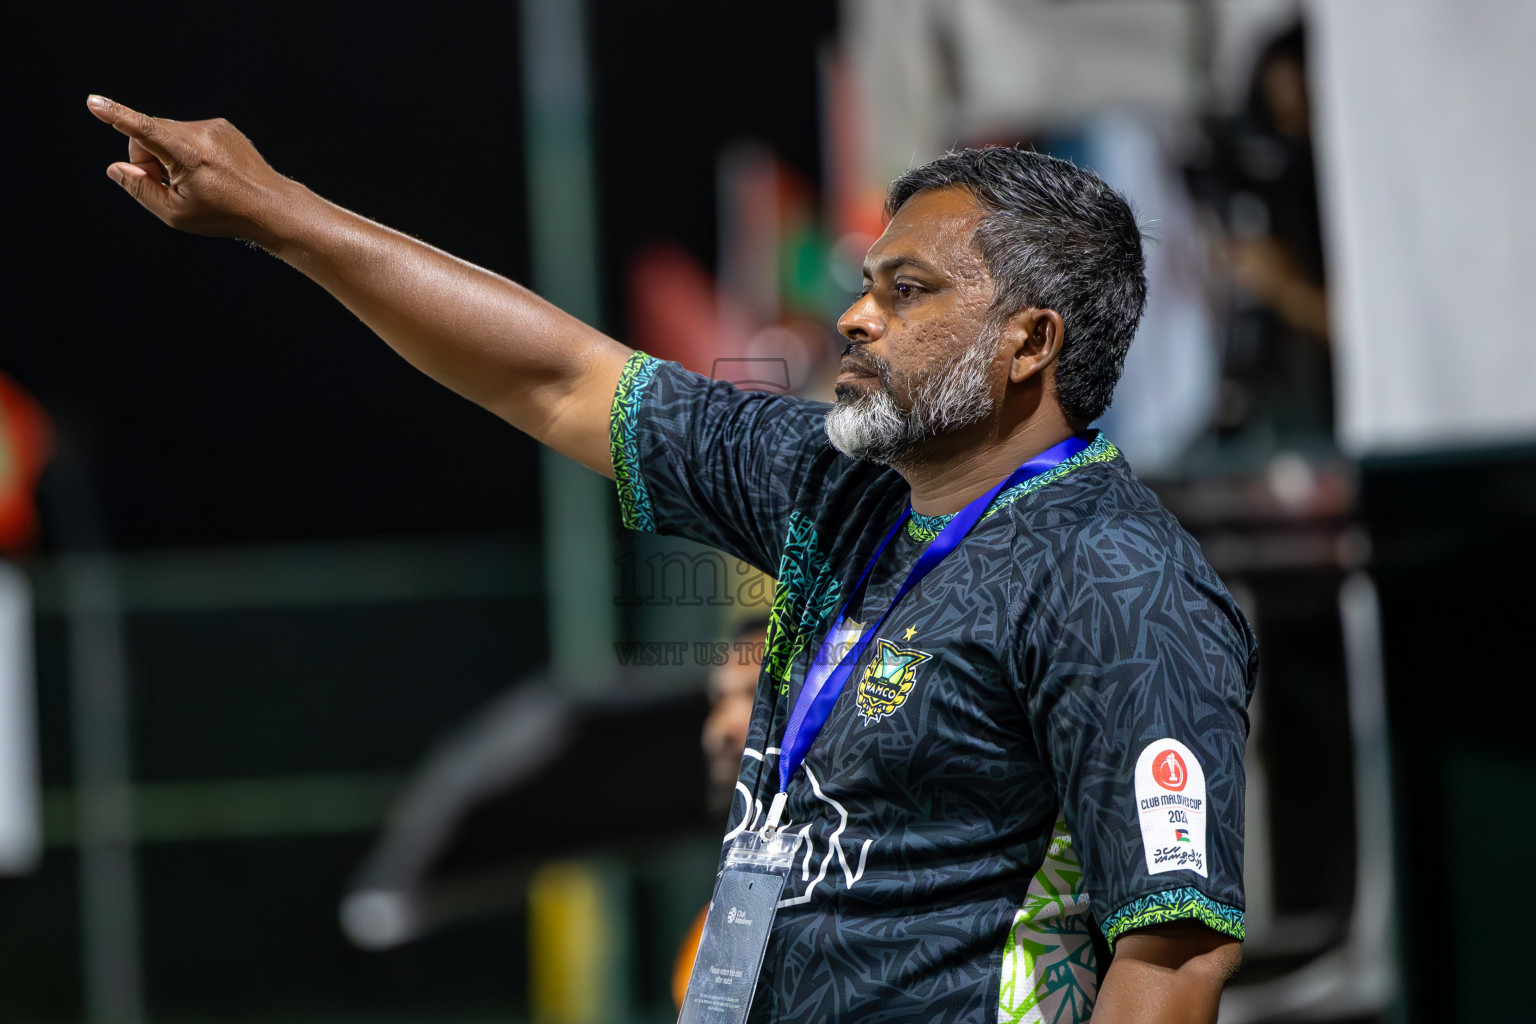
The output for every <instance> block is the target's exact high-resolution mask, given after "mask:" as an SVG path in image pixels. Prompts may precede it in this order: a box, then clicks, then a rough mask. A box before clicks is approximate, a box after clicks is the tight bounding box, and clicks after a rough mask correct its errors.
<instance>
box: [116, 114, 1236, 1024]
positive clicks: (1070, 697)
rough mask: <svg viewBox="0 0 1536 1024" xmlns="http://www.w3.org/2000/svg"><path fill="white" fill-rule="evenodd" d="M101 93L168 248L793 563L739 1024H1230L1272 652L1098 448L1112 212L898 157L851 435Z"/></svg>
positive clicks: (1133, 256)
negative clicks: (770, 870)
mask: <svg viewBox="0 0 1536 1024" xmlns="http://www.w3.org/2000/svg"><path fill="white" fill-rule="evenodd" d="M89 102H90V109H91V110H92V112H93V113H94V114H95V115H96V116H97V117H98V118H100V119H101V120H103V121H105V122H107V123H109V124H111V125H113V126H114V127H116V128H117V129H118V130H119V131H121V132H123V133H124V134H125V135H127V136H128V138H129V153H128V160H127V161H124V162H119V163H114V164H112V165H111V167H110V168H109V169H108V173H109V175H110V176H111V177H112V179H113V180H114V181H116V182H118V183H119V184H120V185H121V186H122V187H123V188H124V189H125V190H126V191H128V192H129V193H130V194H131V195H132V196H133V197H134V198H135V199H136V200H138V201H139V202H140V203H141V204H143V205H144V206H145V207H146V208H147V209H149V210H150V211H151V212H153V213H155V214H156V215H157V216H158V217H160V218H161V219H162V220H164V221H165V222H166V223H168V224H170V225H172V226H174V227H178V228H180V229H183V230H188V231H193V232H197V233H202V234H209V235H234V236H238V237H242V238H246V239H248V240H250V241H253V242H255V243H256V244H257V245H259V246H261V247H262V248H265V249H267V250H268V251H269V252H272V253H273V254H275V255H277V256H278V257H279V258H281V259H283V260H285V261H286V262H288V263H290V264H291V265H293V266H294V267H296V268H297V269H299V270H300V271H302V272H303V273H305V274H306V275H308V276H309V277H310V278H311V279H313V280H315V281H316V282H317V283H319V284H321V285H322V286H323V287H325V288H326V289H327V290H328V291H330V292H331V294H333V295H334V296H335V297H337V298H338V299H339V300H341V301H342V302H343V303H345V304H346V305H347V306H348V308H349V309H351V310H352V311H353V312H355V313H356V314H357V315H358V316H360V317H361V318H362V319H363V320H364V322H366V323H367V324H368V325H369V326H370V327H371V328H372V329H373V330H375V331H376V332H377V333H378V334H379V335H380V336H381V337H382V338H383V339H384V340H385V341H387V342H388V343H389V344H390V345H391V346H393V347H394V348H395V349H396V350H397V351H399V352H400V353H401V354H402V355H403V356H404V357H405V358H406V359H408V360H409V361H411V362H412V363H413V365H415V366H417V367H418V368H420V369H421V370H423V371H424V372H426V373H428V374H429V375H431V376H432V377H434V378H435V379H437V380H438V381H440V382H442V383H444V384H445V385H447V386H449V387H451V388H453V389H455V390H456V391H458V392H459V393H460V394H462V395H464V396H465V397H467V398H470V399H471V400H473V401H476V402H478V403H480V404H481V405H483V406H485V407H486V408H488V409H490V410H491V411H492V412H495V413H496V414H498V415H500V416H501V417H503V418H504V419H506V420H508V421H509V422H510V423H512V424H513V425H515V426H517V427H519V428H520V429H522V430H524V431H526V432H528V433H529V434H531V435H532V436H533V437H535V438H536V439H538V440H539V441H541V442H543V443H545V444H548V445H550V446H552V447H553V448H555V449H556V450H558V451H560V452H562V453H564V454H566V455H568V456H570V457H572V458H574V459H577V460H578V461H580V462H582V463H583V464H585V465H586V466H588V467H589V468H591V469H593V470H595V471H597V472H600V473H604V474H606V475H610V476H612V477H614V478H615V479H616V481H617V483H618V487H619V492H620V501H621V506H622V507H623V511H624V514H625V521H626V525H629V526H631V527H634V528H637V529H643V530H649V531H656V532H675V533H678V534H681V535H684V536H689V537H691V538H692V539H694V540H698V541H701V542H703V543H705V544H709V545H711V546H713V547H717V548H721V549H724V550H726V551H728V552H730V553H731V554H734V555H736V556H737V557H739V558H742V559H743V560H745V561H747V562H749V563H750V564H752V565H754V566H756V567H758V568H760V569H763V570H765V571H773V570H775V569H776V570H777V572H776V573H775V575H776V576H777V579H778V582H779V590H778V592H777V593H776V595H775V600H774V606H773V613H772V617H771V622H770V627H769V631H768V641H767V650H766V652H765V659H764V670H763V672H762V673H761V674H760V677H759V680H758V685H757V691H756V696H755V706H754V711H753V715H752V720H751V725H750V728H749V733H748V739H747V748H746V755H747V756H744V757H743V758H742V760H741V772H740V775H739V778H738V785H739V786H740V787H742V788H743V789H745V790H746V792H747V793H749V794H751V795H752V800H750V801H746V802H744V804H745V805H744V807H743V816H742V817H741V818H740V820H738V821H737V822H736V823H735V825H734V827H733V829H732V832H731V833H730V834H729V835H728V838H732V837H734V836H736V835H738V834H740V833H741V832H742V831H743V830H745V829H748V828H751V829H753V830H756V829H758V828H759V826H761V828H762V829H764V830H772V829H782V830H784V831H785V832H793V834H795V835H796V836H797V837H798V838H799V839H800V840H803V841H804V842H805V844H806V852H805V855H804V862H803V868H800V867H799V866H797V869H796V870H792V871H790V873H789V876H788V879H787V883H786V888H785V892H786V894H787V895H786V896H785V898H784V899H783V900H782V901H781V903H780V909H779V911H778V916H777V918H776V919H775V921H774V925H773V928H772V931H771V932H770V933H769V934H768V935H767V951H766V957H765V959H764V960H763V963H762V971H761V984H757V982H756V979H752V985H753V987H754V988H755V990H756V993H757V995H756V999H755V1001H754V1002H753V1003H752V1019H754V1020H769V1021H772V1020H791V1019H794V1020H805V1019H831V1018H836V1019H868V1018H869V1017H871V1016H872V1015H876V1014H878V1015H879V1016H880V1018H881V1019H883V1020H887V1021H902V1020H911V1021H918V1020H921V1021H925V1022H931V1021H954V1022H959V1021H970V1020H978V1019H982V1018H983V1017H985V1018H987V1019H991V1018H992V1017H993V1016H994V1015H995V1016H997V1017H999V1018H1001V1019H1013V1020H1026V1019H1041V1018H1042V1017H1043V1018H1048V1019H1052V1020H1055V1021H1067V1020H1071V1021H1084V1020H1087V1019H1088V1016H1089V1014H1092V1016H1093V1019H1094V1020H1095V1021H1097V1022H1098V1024H1115V1022H1129V1021H1138V1022H1156V1021H1186V1020H1204V1021H1214V1020H1215V1016H1216V1007H1217V1001H1218V998H1219V994H1220V991H1221V987H1222V985H1223V983H1224V982H1225V980H1226V978H1227V977H1228V976H1229V975H1230V973H1231V972H1232V970H1234V969H1235V967H1236V965H1237V963H1238V960H1239V942H1240V940H1241V937H1242V934H1243V914H1242V905H1243V897H1242V880H1241V874H1242V833H1243V821H1242V791H1243V772H1242V756H1243V744H1244V740H1245V737H1246V731H1247V720H1246V705H1247V701H1248V698H1249V697H1250V695H1251V693H1252V687H1253V679H1254V674H1255V669H1256V654H1255V647H1254V641H1253V634H1252V631H1251V629H1250V628H1249V627H1248V624H1247V622H1246V621H1245V619H1244V618H1243V615H1242V613H1241V612H1240V611H1239V610H1238V608H1237V607H1236V605H1235V603H1234V602H1233V601H1232V599H1231V596H1230V595H1229V594H1228V593H1227V592H1226V590H1225V588H1224V587H1223V586H1222V584H1221V583H1220V581H1219V580H1218V579H1217V578H1216V576H1215V574H1214V573H1213V572H1212V571H1211V569H1210V568H1209V566H1208V565H1207V564H1206V563H1205V561H1204V560H1203V558H1202V557H1201V555H1200V554H1199V550H1198V546H1197V545H1195V543H1194V542H1193V541H1192V540H1191V539H1190V538H1189V537H1188V535H1187V534H1186V533H1184V532H1183V530H1182V529H1181V528H1180V527H1179V526H1178V525H1177V523H1176V522H1175V521H1174V520H1173V519H1172V517H1171V516H1170V515H1169V514H1168V513H1167V512H1166V511H1165V510H1164V509H1162V507H1161V506H1160V505H1159V504H1158V503H1157V501H1156V499H1155V498H1154V497H1153V496H1152V495H1151V493H1150V492H1149V491H1148V490H1147V489H1146V488H1145V487H1143V486H1142V485H1141V484H1140V482H1139V481H1137V480H1136V479H1135V477H1134V475H1133V474H1132V473H1131V472H1130V470H1129V468H1128V467H1127V466H1126V464H1125V461H1124V459H1123V458H1121V457H1120V455H1119V453H1118V450H1117V449H1116V448H1115V447H1114V446H1113V445H1112V444H1111V443H1110V442H1109V441H1108V439H1107V438H1105V437H1103V436H1102V435H1101V434H1097V433H1096V432H1093V431H1090V430H1088V424H1089V423H1091V422H1092V421H1093V420H1094V419H1096V418H1097V417H1098V416H1099V415H1101V414H1102V413H1103V411H1104V409H1105V408H1106V407H1107V405H1108V403H1109V400H1110V397H1111V395H1112V392H1113V389H1114V384H1115V381H1116V379H1117V377H1118V375H1119V372H1120V369H1121V366H1122V363H1123V360H1124V355H1125V350H1126V347H1127V346H1128V344H1129V341H1130V338H1131V337H1132V336H1133V334H1134V332H1135V328H1136V324H1137V321H1138V319H1139V318H1140V315H1141V310H1142V307H1143V305H1144V303H1145V293H1146V283H1145V277H1144V269H1143V268H1144V261H1143V257H1142V252H1141V244H1140V234H1139V231H1138V230H1137V228H1136V225H1135V220H1134V217H1133V216H1132V214H1131V211H1130V209H1129V207H1128V206H1127V205H1126V203H1125V201H1124V200H1123V199H1122V198H1121V197H1120V196H1119V195H1118V194H1116V193H1115V192H1114V191H1113V190H1111V189H1109V188H1108V187H1107V186H1105V185H1104V184H1103V183H1102V182H1101V181H1100V180H1099V179H1098V178H1097V177H1095V176H1094V175H1092V174H1090V173H1088V172H1085V171H1081V170H1079V169H1077V168H1075V167H1073V166H1072V165H1071V164H1069V163H1066V162H1064V161H1059V160H1054V159H1052V158H1049V157H1042V156H1039V155H1037V154H1033V153H1027V152H1020V151H1017V150H1008V149H992V150H983V151H961V152H958V153H953V154H950V155H948V156H946V157H943V158H941V159H940V160H937V161H935V162H934V163H932V164H928V165H925V166H923V167H920V168H914V169H912V170H911V171H908V172H907V173H906V174H904V175H903V176H902V177H901V178H900V179H898V181H897V182H896V183H895V184H894V185H893V186H892V190H891V193H890V196H889V200H888V205H887V211H888V213H889V216H890V220H889V224H888V226H887V228H886V230H885V232H884V234H882V235H881V237H880V238H879V239H878V240H877V241H876V242H875V244H874V246H873V247H872V248H871V249H870V252H869V254H868V256H867V257H866V261H865V267H864V274H865V282H864V290H863V292H862V293H861V295H860V296H859V298H858V299H857V300H856V301H855V302H854V304H853V305H852V306H851V307H850V308H849V309H848V311H847V312H846V313H844V315H843V317H842V318H841V320H840V321H839V329H840V331H841V333H842V335H843V336H844V338H846V339H847V341H848V345H847V349H846V351H845V354H844V357H843V373H842V374H841V375H840V376H839V378H838V386H837V398H838V401H837V403H836V404H835V405H833V406H832V407H831V408H830V409H829V408H828V407H827V406H824V405H820V404H817V403H810V402H804V401H801V400H798V399H793V398H789V397H783V396H777V395H770V394H764V393H745V392H741V391H739V390H737V389H736V388H734V387H732V386H730V385H729V384H725V383H722V382H716V381H710V380H708V379H707V378H703V377H701V376H699V375H697V374H690V373H688V372H686V371H684V370H682V369H681V368H680V367H677V366H676V365H673V364H665V363H661V362H659V361H657V360H654V359H651V358H650V357H648V356H646V355H644V354H643V353H638V352H634V351H632V350H630V349H629V348H627V347H626V346H624V345H622V344H620V343H618V342H616V341H614V340H613V339H611V338H608V337H606V336H604V335H602V334H601V333H599V332H598V331H596V330H595V329H593V328H590V327H588V326H587V325H585V324H583V323H581V322H579V321H577V320H575V319H574V318H572V317H570V316H568V315H566V314H565V313H563V312H561V311H560V310H558V309H556V308H554V307H553V306H551V305H549V304H548V303H545V302H543V301H542V300H541V299H539V298H538V297H537V296H535V295H534V294H532V293H531V292H529V291H527V290H526V289H523V288H521V287H520V286H518V285H516V284H514V283H512V282H510V281H507V280H505V279H503V278H500V277H498V276H496V275H494V274H491V273H489V272H488V271H485V270H482V269H480V268H478V267H474V266H472V265H469V264H467V263H464V262H462V261H460V260H457V259H454V258H453V257H451V256H448V255H447V254H445V253H442V252H439V251H437V250H434V249H431V248H430V247H428V246H426V245H424V244H422V243H420V242H418V241H416V240H414V239H412V238H409V237H407V236H404V235H401V234H399V233H396V232H392V231H390V230H388V229H387V228H384V227H382V226H380V225H377V224H374V223H372V222H369V221H367V220H365V219H364V218H362V217H359V216H357V215H355V214H352V213H349V212H347V211H345V210H343V209H341V208H340V207H337V206H335V205H333V204H330V203H327V202H326V201H324V200H322V199H320V198H319V197H317V196H315V195H314V194H313V193H311V192H309V191H308V190H307V189H305V188H304V187H303V186H301V185H299V184H298V183H296V182H293V181H290V180H288V179H286V178H283V177H282V176H281V175H279V174H277V173H276V172H275V171H273V170H272V169H271V168H270V167H269V166H268V165H267V164H266V163H265V161H264V160H262V159H261V157H260V156H259V154H257V153H256V151H255V149H254V148H253V147H252V146H251V145H250V143H249V142H248V141H247V140H246V139H245V138H244V136H242V135H241V134H240V133H239V132H238V131H236V130H235V129H234V128H233V127H232V126H230V125H229V124H228V123H227V122H224V121H222V120H216V121H204V122H195V123H180V122H174V121H168V120H159V119H155V118H151V117H147V116H145V115H142V114H139V113H137V112H135V111H133V110H130V109H128V108H125V107H122V106H120V105H118V104H114V103H112V102H111V101H109V100H106V99H104V98H101V97H92V98H91V99H90V101H89ZM174 303H175V296H174V294H173V293H171V292H169V291H168V292H167V293H166V294H165V295H162V296H157V297H156V304H157V306H159V307H160V308H162V309H170V308H172V307H174ZM963 541H969V542H968V543H963ZM887 549H888V553H887ZM951 553H953V557H950V556H951ZM861 573H862V575H861ZM919 581H921V584H922V585H921V586H918V585H917V584H918V582H919ZM882 609H883V610H882ZM887 621H888V622H889V624H888V625H887V624H886V623H887ZM829 625H830V626H831V628H830V630H829V628H828V627H829ZM850 649H851V651H852V652H853V653H845V652H848V651H849V650H850ZM866 654H867V655H868V659H867V661H866V660H865V658H864V655H866ZM860 664H862V665H863V666H864V667H863V671H862V674H860V675H858V679H857V682H856V684H855V685H853V686H849V687H844V686H843V682H844V681H850V680H852V679H853V678H854V675H855V673H854V669H855V668H857V667H858V666H859V665H860ZM807 694H810V695H812V696H810V697H807ZM815 695H819V697H818V696H815ZM806 706H810V707H811V708H812V713H811V714H810V715H806V714H805V713H804V709H805V707H806ZM792 709H793V713H794V718H793V721H794V722H795V723H797V724H796V725H795V727H794V729H793V730H791V729H789V728H787V727H786V725H785V722H786V719H787V718H789V717H790V716H791V713H792ZM811 721H814V722H815V723H816V724H814V725H809V726H806V723H807V722H811ZM801 726H806V727H805V728H802V727H801ZM822 726H825V728H822ZM781 736H782V737H783V739H780V737H781ZM638 740H639V738H637V748H638V747H639V746H640V744H639V742H638ZM781 748H782V749H781ZM643 781H644V780H643V776H637V778H636V779H635V786H634V789H633V792H634V794H635V797H636V798H637V799H643V793H644V786H643ZM764 804H766V805H768V806H769V807H770V810H769V812H768V814H767V815H766V820H763V816H762V815H760V814H759V812H758V810H757V808H759V807H760V806H763V805H764ZM1101 946H1104V947H1107V948H1105V949H1104V952H1105V953H1106V954H1107V953H1112V954H1113V959H1112V960H1108V965H1107V967H1104V966H1102V965H1103V964H1104V962H1105V959H1106V958H1105V957H1102V956H1100V955H1098V952H1097V951H1098V950H1099V948H1100V947H1101ZM1101 974H1102V981H1101Z"/></svg>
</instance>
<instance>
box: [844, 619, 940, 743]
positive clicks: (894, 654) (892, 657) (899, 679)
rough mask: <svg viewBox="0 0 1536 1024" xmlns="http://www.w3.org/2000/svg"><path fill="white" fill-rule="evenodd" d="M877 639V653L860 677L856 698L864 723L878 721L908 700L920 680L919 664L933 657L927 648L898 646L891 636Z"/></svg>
mask: <svg viewBox="0 0 1536 1024" xmlns="http://www.w3.org/2000/svg"><path fill="white" fill-rule="evenodd" d="M875 643H876V648H875V656H874V657H873V658H871V659H870V662H869V666H868V667H867V668H865V669H864V675H863V677H862V678H861V679H860V680H859V689H858V693H857V700H856V706H857V707H858V709H859V714H860V715H862V716H863V717H864V721H865V724H869V723H872V722H878V721H880V719H882V718H884V717H886V716H887V715H889V714H892V713H893V712H894V711H895V710H896V709H897V708H899V707H901V706H902V705H903V704H905V703H906V701H907V694H909V693H911V692H912V685H913V684H914V683H916V682H917V666H919V665H921V664H922V663H923V662H925V661H927V660H928V659H929V658H932V657H933V655H931V654H929V653H927V652H926V651H917V650H912V649H911V648H908V647H897V646H896V645H895V644H893V643H891V642H890V641H889V640H877V641H876V642H875Z"/></svg>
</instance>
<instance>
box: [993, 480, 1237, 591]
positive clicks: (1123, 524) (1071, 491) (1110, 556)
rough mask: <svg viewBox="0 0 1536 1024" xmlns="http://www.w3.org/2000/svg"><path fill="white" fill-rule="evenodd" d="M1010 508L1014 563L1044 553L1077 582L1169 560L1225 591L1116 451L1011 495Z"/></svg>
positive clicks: (1151, 568)
mask: <svg viewBox="0 0 1536 1024" xmlns="http://www.w3.org/2000/svg"><path fill="white" fill-rule="evenodd" d="M1009 514H1010V517H1011V519H1012V520H1013V523H1014V526H1015V533H1014V546H1015V551H1016V553H1017V556H1018V558H1017V559H1016V562H1017V564H1019V565H1021V566H1026V567H1027V566H1028V564H1029V563H1034V564H1035V565H1036V566H1038V564H1039V561H1040V559H1041V557H1042V556H1044V557H1045V558H1047V559H1048V560H1050V561H1053V562H1055V563H1056V564H1057V566H1058V571H1059V572H1060V574H1061V576H1062V577H1064V578H1066V579H1068V580H1070V581H1074V582H1075V583H1076V584H1091V583H1094V582H1099V581H1106V580H1108V581H1112V580H1115V579H1125V578H1127V577H1130V576H1136V575H1141V574H1144V573H1147V572H1161V571H1165V570H1168V569H1170V568H1173V569H1178V570H1182V571H1183V572H1185V573H1188V574H1189V575H1191V576H1194V577H1197V578H1199V579H1200V580H1201V581H1203V582H1204V583H1205V584H1207V585H1209V586H1211V587H1212V588H1214V589H1215V591H1217V592H1220V593H1223V594H1224V593H1225V587H1224V585H1223V584H1222V582H1221V579H1220V577H1218V576H1217V575H1216V571H1215V570H1214V569H1212V568H1211V566H1210V563H1209V562H1207V561H1206V558H1205V555H1204V553H1203V552H1202V551H1201V549H1200V544H1199V542H1198V541H1196V540H1195V539H1194V537H1192V536H1191V535H1190V534H1189V532H1188V531H1187V530H1185V529H1184V527H1183V526H1182V525H1181V524H1180V523H1179V521H1178V519H1177V518H1175V516H1174V515H1173V513H1172V512H1170V511H1169V510H1168V509H1167V508H1166V507H1164V505H1163V503H1162V501H1160V500H1159V499H1158V497H1157V495H1156V493H1154V492H1153V490H1152V489H1151V488H1150V487H1148V486H1147V485H1146V484H1145V483H1143V482H1142V480H1141V479H1140V478H1139V477H1138V476H1137V475H1136V473H1135V472H1134V471H1133V470H1132V469H1131V467H1130V465H1129V464H1128V463H1127V462H1126V461H1125V457H1124V456H1123V455H1121V454H1120V453H1119V452H1118V451H1113V452H1111V453H1110V454H1109V455H1108V456H1107V457H1104V458H1101V459H1098V460H1095V461H1092V462H1089V463H1087V464H1085V465H1082V466H1080V467H1078V468H1076V469H1075V470H1073V471H1072V472H1071V473H1068V474H1065V475H1064V476H1062V477H1061V478H1060V479H1057V480H1054V481H1052V482H1051V483H1050V484H1048V485H1046V486H1045V487H1042V488H1041V489H1040V490H1039V491H1038V492H1036V493H1034V494H1031V495H1028V496H1027V497H1026V499H1025V500H1021V501H1018V502H1015V503H1014V504H1013V505H1012V506H1011V507H1010V509H1009Z"/></svg>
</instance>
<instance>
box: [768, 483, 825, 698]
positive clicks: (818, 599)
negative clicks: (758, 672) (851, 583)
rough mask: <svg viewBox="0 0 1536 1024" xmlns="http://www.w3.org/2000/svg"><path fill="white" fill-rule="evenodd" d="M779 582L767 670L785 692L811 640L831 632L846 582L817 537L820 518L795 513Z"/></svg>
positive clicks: (770, 625) (770, 619)
mask: <svg viewBox="0 0 1536 1024" xmlns="http://www.w3.org/2000/svg"><path fill="white" fill-rule="evenodd" d="M776 578H777V580H778V585H777V586H776V587H775V588H774V591H773V607H772V608H771V609H770V610H769V612H768V636H767V641H766V646H765V648H764V653H763V671H764V672H765V673H766V674H767V676H768V678H769V679H771V680H772V681H773V685H774V687H775V688H776V689H777V690H778V693H779V695H780V696H783V695H785V694H787V693H788V692H789V677H790V670H791V668H792V667H793V665H794V663H795V659H796V658H798V657H800V654H801V653H802V652H803V651H804V650H805V648H806V647H807V645H809V644H810V642H811V640H812V639H813V638H814V639H817V640H819V639H820V638H821V635H822V634H823V633H824V632H826V629H827V623H828V621H829V620H830V619H831V617H832V613H833V612H835V611H836V610H837V602H838V598H839V597H840V596H841V595H842V584H841V583H840V582H838V579H837V577H836V576H835V575H833V573H832V567H831V566H830V565H829V564H827V558H826V556H825V555H823V554H822V553H821V548H820V546H819V545H818V544H817V542H816V526H815V524H814V523H813V522H812V521H811V520H810V519H808V518H806V517H805V516H803V515H801V514H800V513H799V512H791V513H790V514H789V530H788V532H787V534H786V535H785V537H784V554H783V555H782V556H781V557H780V558H779V571H778V575H777V577H776Z"/></svg>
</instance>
